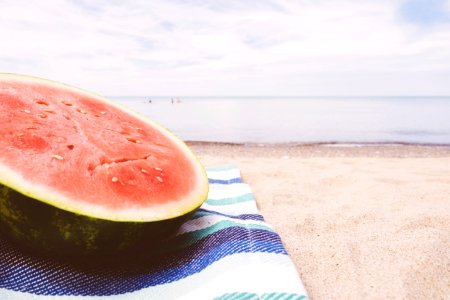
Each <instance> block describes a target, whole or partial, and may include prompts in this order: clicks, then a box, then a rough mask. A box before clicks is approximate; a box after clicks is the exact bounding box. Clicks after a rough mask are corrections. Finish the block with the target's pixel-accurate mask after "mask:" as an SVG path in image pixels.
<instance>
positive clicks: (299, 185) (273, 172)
mask: <svg viewBox="0 0 450 300" xmlns="http://www.w3.org/2000/svg"><path fill="white" fill-rule="evenodd" d="M190 145H191V147H192V149H193V151H194V152H195V153H196V154H197V155H198V156H199V158H200V160H201V161H202V163H203V164H204V165H206V166H211V165H222V164H228V163H234V164H237V165H238V167H239V168H240V170H241V172H242V176H243V179H244V181H245V182H247V183H249V184H250V185H251V187H252V190H253V192H254V194H255V196H256V199H257V204H258V207H259V209H260V211H261V213H262V215H263V216H264V217H265V219H266V221H267V222H268V223H269V224H271V225H272V226H273V227H274V228H275V230H276V231H277V232H278V233H279V234H280V236H281V238H282V241H283V243H284V245H285V247H286V249H287V251H288V253H289V255H290V256H291V257H292V260H293V262H294V264H295V266H296V267H297V270H298V273H299V275H300V277H301V279H302V281H303V283H304V285H305V288H306V289H307V291H308V293H309V295H310V297H311V298H312V299H450V147H437V146H433V147H430V146H412V145H384V146H376V145H365V146H360V145H359V146H358V145H232V144H211V143H190Z"/></svg>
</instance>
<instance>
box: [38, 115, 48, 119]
mask: <svg viewBox="0 0 450 300" xmlns="http://www.w3.org/2000/svg"><path fill="white" fill-rule="evenodd" d="M38 116H39V117H40V118H42V119H45V118H47V115H46V114H38Z"/></svg>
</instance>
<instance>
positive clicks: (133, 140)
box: [127, 137, 142, 144]
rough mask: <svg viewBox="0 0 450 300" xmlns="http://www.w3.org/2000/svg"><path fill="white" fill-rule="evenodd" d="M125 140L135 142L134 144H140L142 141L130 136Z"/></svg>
mask: <svg viewBox="0 0 450 300" xmlns="http://www.w3.org/2000/svg"><path fill="white" fill-rule="evenodd" d="M127 140H128V141H129V142H132V143H136V144H141V143H142V142H141V141H140V140H137V139H135V138H132V137H127Z"/></svg>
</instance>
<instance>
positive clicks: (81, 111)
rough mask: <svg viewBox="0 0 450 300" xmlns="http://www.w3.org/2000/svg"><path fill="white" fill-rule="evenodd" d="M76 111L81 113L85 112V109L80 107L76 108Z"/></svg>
mask: <svg viewBox="0 0 450 300" xmlns="http://www.w3.org/2000/svg"><path fill="white" fill-rule="evenodd" d="M77 111H78V112H80V113H82V114H86V111H85V110H82V109H79V108H77Z"/></svg>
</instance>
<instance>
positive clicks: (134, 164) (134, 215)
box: [0, 74, 208, 255]
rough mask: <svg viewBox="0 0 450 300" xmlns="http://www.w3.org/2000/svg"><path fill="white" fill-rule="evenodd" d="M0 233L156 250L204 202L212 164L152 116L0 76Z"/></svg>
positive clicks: (49, 244) (81, 245)
mask: <svg viewBox="0 0 450 300" xmlns="http://www.w3.org/2000/svg"><path fill="white" fill-rule="evenodd" d="M0 122H1V126H0V229H1V231H2V233H3V234H6V235H7V236H9V237H11V238H13V239H14V240H15V241H19V242H20V243H22V244H26V245H28V246H30V247H32V248H33V249H37V250H42V251H43V252H49V253H57V254H61V255H65V254H75V255H91V254H101V255H103V254H113V255H114V254H115V253H119V252H122V251H124V250H127V249H130V248H132V247H136V246H137V245H142V244H143V243H145V245H150V247H151V246H152V245H154V244H156V243H157V242H158V241H159V240H160V239H161V238H164V237H166V236H167V235H168V234H171V233H172V232H173V231H174V230H175V229H176V228H177V227H178V226H179V225H180V224H181V223H182V222H183V221H184V220H185V219H186V218H187V217H188V216H189V215H190V214H191V213H192V212H193V211H195V210H196V209H197V208H198V207H199V206H200V205H201V204H202V203H203V201H204V200H205V199H206V197H207V193H208V180H207V177H206V173H205V171H204V168H203V167H202V165H201V164H200V163H199V161H198V160H197V159H196V157H195V156H194V154H193V153H192V152H191V151H190V150H189V148H188V147H187V146H186V145H185V144H184V143H183V142H182V141H181V140H179V139H178V138H177V137H175V136H174V135H173V134H172V133H170V132H169V131H167V130H166V129H164V128H163V127H161V126H160V125H158V124H156V123H155V122H153V121H151V120H149V119H148V118H146V117H144V116H142V115H141V114H138V113H136V112H133V111H131V110H129V109H128V108H126V107H124V106H121V105H119V104H118V103H115V102H112V101H110V100H107V99H105V98H103V97H100V96H98V95H96V94H93V93H90V92H87V91H84V90H80V89H78V88H75V87H72V86H68V85H65V84H61V83H57V82H53V81H49V80H44V79H39V78H34V77H30V76H23V75H15V74H0Z"/></svg>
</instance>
